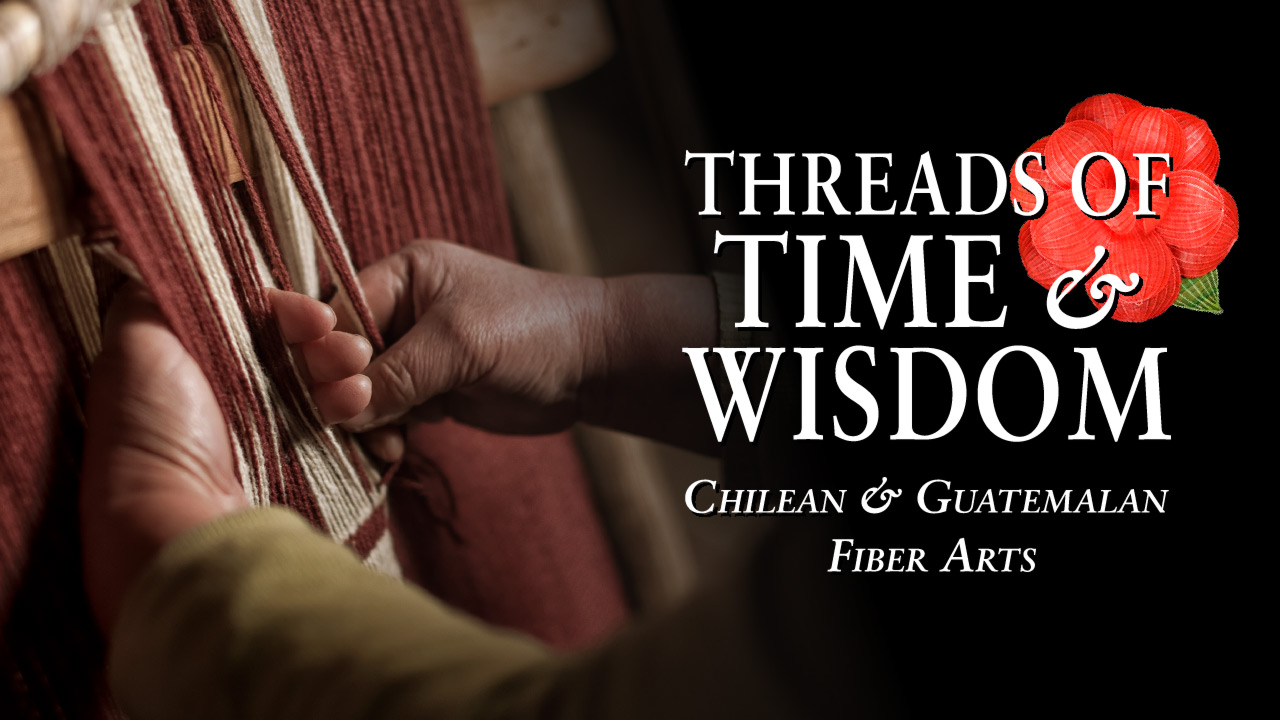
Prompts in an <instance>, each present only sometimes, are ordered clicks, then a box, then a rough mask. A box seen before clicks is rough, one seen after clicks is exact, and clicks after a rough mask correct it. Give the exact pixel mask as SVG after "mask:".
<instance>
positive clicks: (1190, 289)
mask: <svg viewBox="0 0 1280 720" xmlns="http://www.w3.org/2000/svg"><path fill="white" fill-rule="evenodd" d="M1173 304H1174V305H1175V306H1177V307H1180V308H1187V309H1188V310H1199V311H1200V312H1207V313H1213V314H1214V315H1221V314H1222V302H1221V299H1220V298H1219V297H1218V269H1217V268H1214V269H1212V270H1210V271H1209V272H1207V273H1205V274H1204V275H1201V276H1200V277H1195V278H1182V291H1181V292H1179V293H1178V299H1177V300H1175V301H1174V302H1173Z"/></svg>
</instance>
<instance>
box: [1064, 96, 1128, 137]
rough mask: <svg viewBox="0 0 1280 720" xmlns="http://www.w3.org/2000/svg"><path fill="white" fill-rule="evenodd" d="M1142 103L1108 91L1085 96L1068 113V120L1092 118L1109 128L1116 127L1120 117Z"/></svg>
mask: <svg viewBox="0 0 1280 720" xmlns="http://www.w3.org/2000/svg"><path fill="white" fill-rule="evenodd" d="M1140 107H1142V103H1140V102H1138V101H1137V100H1134V99H1133V98H1127V97H1125V96H1124V95H1117V94H1115V93H1107V94H1105V95H1094V96H1093V97H1091V98H1085V99H1084V100H1081V101H1080V102H1079V103H1076V106H1075V107H1073V108H1071V111H1070V112H1068V113H1067V120H1066V121H1067V122H1072V121H1075V120H1092V121H1094V122H1096V123H1098V124H1099V125H1101V126H1102V127H1104V128H1106V129H1107V130H1110V129H1112V128H1113V127H1115V124H1116V123H1117V122H1119V120H1120V118H1121V117H1123V116H1124V115H1125V113H1127V112H1129V111H1130V110H1137V109H1138V108H1140Z"/></svg>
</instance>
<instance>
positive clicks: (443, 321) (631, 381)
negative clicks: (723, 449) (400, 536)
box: [343, 241, 717, 460]
mask: <svg viewBox="0 0 1280 720" xmlns="http://www.w3.org/2000/svg"><path fill="white" fill-rule="evenodd" d="M360 283H361V285H362V286H363V287H364V290H365V296H366V298H367V299H368V303H369V309H370V311H371V312H372V313H373V316H374V320H375V321H376V322H377V325H378V329H379V330H380V331H381V332H382V333H383V336H384V338H385V339H386V341H387V343H388V344H389V347H388V349H387V351H386V352H385V353H383V354H382V355H380V356H379V357H377V358H375V359H374V360H373V362H372V363H371V364H370V365H369V367H368V369H367V370H366V371H365V374H366V375H368V376H369V379H370V380H371V381H372V383H373V396H372V400H371V402H370V403H369V407H368V408H366V409H365V411H364V412H362V413H360V414H359V415H358V416H356V417H355V418H354V419H352V420H349V421H347V422H345V423H343V425H344V427H346V428H347V429H349V430H352V431H356V432H367V431H371V430H372V431H373V432H371V433H369V434H368V435H367V436H366V437H367V438H368V440H367V442H368V444H369V445H370V447H371V449H372V450H373V451H374V452H375V453H377V454H379V455H381V456H382V457H383V458H384V459H389V460H391V459H395V458H397V457H398V456H399V454H400V453H401V452H402V451H403V442H402V441H401V440H400V435H399V433H398V432H397V431H395V430H394V428H388V427H387V426H395V425H397V424H404V423H407V422H413V421H434V420H439V419H441V418H444V417H449V418H452V419H454V420H457V421H458V422H461V423H463V424H466V425H471V426H473V427H477V428H481V429H483V430H489V431H492V432H499V433H515V434H542V433H552V432H559V431H561V430H565V429H567V428H568V427H570V426H571V425H572V424H573V423H575V422H579V421H581V422H586V423H590V424H593V425H600V426H604V427H610V428H614V429H617V430H623V431H626V432H631V433H635V434H637V435H642V436H645V437H649V438H653V439H657V440H661V441H663V442H668V443H671V444H674V445H680V446H683V447H687V448H691V449H694V450H699V451H703V452H708V453H714V452H716V447H717V446H716V441H715V437H714V435H713V434H712V431H711V428H710V426H709V424H708V423H707V422H706V409H705V408H704V407H703V406H702V404H701V400H700V398H701V395H700V394H699V392H698V387H697V383H696V380H695V378H694V375H693V373H692V371H691V370H690V368H689V361H688V358H687V357H686V356H685V355H684V354H683V353H682V352H681V350H680V349H681V348H683V347H711V346H713V345H715V343H716V337H717V327H716V309H715V307H716V306H715V291H714V289H713V287H712V284H711V280H710V279H709V278H706V277H702V276H692V275H690V276H686V275H635V276H627V277H620V278H609V279H601V278H590V277H577V276H571V275H560V274H555V273H548V272H541V271H538V270H531V269H529V268H526V267H523V266H521V265H517V264H515V263H511V262H507V261H505V260H501V259H499V258H495V257H493V256H491V255H486V254H483V253H479V252H476V251H474V250H469V249H467V248H464V247H461V246H458V245H453V244H450V243H444V242H438V241H422V242H417V243H413V244H411V245H408V246H406V247H405V248H403V249H402V250H400V251H399V252H396V253H394V254H392V255H389V256H387V257H385V258H383V259H382V260H380V261H378V262H376V263H374V264H373V265H370V266H369V267H367V268H365V269H364V270H362V271H361V272H360ZM343 316H344V317H347V316H348V314H347V313H343ZM345 326H346V323H344V327H345ZM377 428H382V429H380V430H378V429H377Z"/></svg>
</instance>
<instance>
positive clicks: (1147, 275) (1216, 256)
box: [1010, 94, 1240, 322]
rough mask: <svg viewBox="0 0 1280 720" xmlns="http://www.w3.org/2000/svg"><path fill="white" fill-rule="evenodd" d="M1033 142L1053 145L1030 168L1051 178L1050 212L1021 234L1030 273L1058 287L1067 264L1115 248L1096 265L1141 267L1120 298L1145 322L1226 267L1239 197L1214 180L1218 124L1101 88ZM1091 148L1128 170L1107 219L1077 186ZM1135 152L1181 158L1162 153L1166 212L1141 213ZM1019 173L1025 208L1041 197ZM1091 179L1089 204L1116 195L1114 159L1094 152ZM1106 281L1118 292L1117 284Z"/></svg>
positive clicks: (1121, 313) (1157, 173)
mask: <svg viewBox="0 0 1280 720" xmlns="http://www.w3.org/2000/svg"><path fill="white" fill-rule="evenodd" d="M1028 152H1040V153H1043V155H1044V159H1045V168H1044V169H1043V170H1042V169H1040V166H1039V164H1038V163H1036V161H1035V160H1031V161H1030V162H1029V163H1028V164H1027V174H1028V175H1030V176H1031V177H1032V178H1034V179H1035V180H1036V181H1037V182H1039V183H1040V185H1041V186H1042V187H1043V188H1044V190H1045V194H1046V196H1047V203H1048V204H1047V206H1046V209H1045V212H1044V214H1043V215H1041V216H1040V217H1039V218H1037V219H1035V220H1029V221H1027V222H1026V223H1024V224H1023V226H1022V230H1021V232H1020V233H1019V235H1018V250H1019V252H1020V253H1021V255H1022V264H1023V265H1024V266H1026V268H1027V274H1028V275H1030V276H1031V279H1032V280H1035V281H1036V282H1038V283H1040V284H1041V285H1043V286H1044V287H1046V288H1049V287H1050V286H1051V285H1052V284H1053V282H1054V280H1056V279H1057V278H1058V277H1059V276H1060V275H1062V273H1064V272H1066V271H1068V270H1085V269H1087V268H1088V267H1089V265H1090V263H1092V262H1093V253H1094V247H1095V246H1097V245H1102V246H1103V247H1105V248H1106V249H1107V251H1108V255H1107V261H1106V262H1105V263H1104V264H1103V265H1102V267H1101V268H1100V269H1099V270H1098V271H1097V273H1096V275H1102V274H1107V273H1111V274H1114V275H1116V276H1118V277H1122V278H1126V279H1127V278H1128V277H1129V273H1133V272H1136V273H1138V275H1140V276H1141V277H1142V287H1141V288H1140V289H1139V290H1138V292H1136V293H1133V294H1131V295H1121V296H1120V298H1119V299H1118V300H1117V302H1116V311H1115V318H1116V319H1117V320H1126V321H1129V322H1142V321H1143V320H1148V319H1150V318H1153V317H1155V316H1156V315H1159V314H1160V313H1162V312H1164V311H1165V310H1167V309H1169V306H1170V305H1172V304H1173V302H1174V300H1176V299H1177V297H1178V292H1179V291H1180V290H1181V288H1182V278H1184V277H1198V276H1200V275H1204V274H1205V273H1207V272H1209V271H1210V270H1212V269H1214V268H1215V267H1217V266H1218V263H1220V262H1222V259H1223V258H1225V257H1226V256H1227V253H1228V252H1229V251H1230V250H1231V246H1232V245H1234V244H1235V241H1236V238H1237V237H1238V235H1239V230H1240V216H1239V213H1238V212H1237V210H1236V203H1235V200H1234V199H1233V198H1232V197H1231V195H1230V194H1229V193H1227V191H1226V190H1223V189H1222V188H1220V187H1218V186H1217V185H1216V184H1214V178H1215V177H1216V176H1217V174H1218V160H1219V155H1218V143H1217V142H1216V141H1215V140H1214V139H1213V133H1212V132H1210V131H1209V125H1208V124H1207V123H1205V121H1203V120H1201V119H1200V118H1198V117H1196V116H1194V115H1190V114H1188V113H1185V112H1182V111H1180V110H1161V109H1159V108H1153V107H1145V106H1143V105H1142V104H1141V103H1139V102H1138V101H1136V100H1132V99H1130V98H1127V97H1124V96H1123V95H1115V94H1109V95H1095V96H1093V97H1091V98H1088V99H1087V100H1085V101H1083V102H1081V103H1080V104H1078V105H1076V106H1075V107H1073V108H1071V112H1069V113H1067V120H1066V123H1065V124H1064V125H1063V126H1062V127H1060V128H1058V129H1057V130H1055V131H1054V132H1053V134H1052V135H1050V136H1048V137H1046V138H1043V139H1041V140H1040V141H1038V142H1036V143H1035V144H1034V145H1032V146H1031V147H1030V148H1028ZM1091 152H1106V153H1110V154H1111V155H1113V156H1114V157H1115V158H1117V159H1118V160H1119V161H1120V162H1121V163H1122V164H1123V165H1124V166H1125V169H1126V170H1127V171H1128V174H1129V183H1130V187H1129V197H1128V199H1127V200H1126V201H1125V205H1124V208H1122V209H1121V210H1120V212H1118V213H1117V214H1115V215H1113V216H1112V217H1110V218H1107V219H1105V220H1102V219H1096V218H1091V217H1089V216H1088V215H1085V214H1084V212H1082V211H1081V210H1080V208H1078V207H1076V204H1075V200H1074V199H1073V198H1072V195H1071V174H1072V172H1073V171H1074V170H1075V166H1076V163H1077V162H1078V161H1079V160H1080V158H1082V157H1084V156H1085V155H1087V154H1089V153H1091ZM1134 153H1168V154H1169V158H1170V160H1171V161H1172V163H1171V164H1172V170H1169V168H1166V167H1165V166H1164V164H1163V163H1162V162H1160V161H1155V162H1154V163H1153V167H1152V179H1154V180H1158V179H1160V178H1161V177H1162V176H1163V174H1164V173H1165V171H1166V170H1169V172H1168V175H1169V192H1168V196H1166V195H1165V194H1164V193H1162V192H1160V190H1159V188H1156V189H1154V190H1152V191H1151V209H1152V211H1153V212H1155V213H1156V214H1157V215H1158V216H1159V217H1155V218H1135V217H1134V216H1133V213H1134V211H1135V210H1136V209H1137V207H1138V205H1137V195H1138V188H1137V178H1138V165H1137V161H1136V160H1135V159H1134V157H1133V154H1134ZM1010 181H1011V187H1012V190H1011V191H1010V197H1011V198H1012V199H1013V200H1014V201H1015V202H1017V203H1019V204H1020V205H1021V206H1022V207H1023V208H1031V207H1032V206H1034V204H1035V199H1034V197H1033V196H1032V195H1031V193H1029V192H1027V190H1026V189H1025V188H1023V187H1022V186H1020V185H1018V184H1017V181H1016V180H1014V179H1013V177H1012V174H1011V175H1010ZM1084 186H1085V197H1087V198H1088V200H1089V203H1090V205H1092V206H1093V208H1094V209H1095V210H1104V209H1106V208H1108V207H1110V206H1111V202H1112V200H1113V199H1114V198H1115V193H1116V177H1115V173H1113V172H1112V170H1111V166H1110V165H1109V164H1108V163H1107V162H1105V161H1098V162H1095V163H1093V164H1092V165H1090V167H1089V172H1088V174H1087V175H1086V177H1085V180H1084ZM1085 284H1086V283H1081V285H1085ZM1103 291H1104V292H1108V293H1109V292H1111V288H1110V287H1104V288H1103ZM1094 302H1095V303H1096V304H1099V305H1100V304H1101V303H1099V302H1097V301H1094Z"/></svg>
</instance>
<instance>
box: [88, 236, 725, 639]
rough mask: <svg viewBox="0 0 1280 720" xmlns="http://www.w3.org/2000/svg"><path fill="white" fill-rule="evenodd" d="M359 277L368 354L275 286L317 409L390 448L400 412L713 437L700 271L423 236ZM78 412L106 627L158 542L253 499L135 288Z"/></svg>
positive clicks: (707, 296) (692, 443)
mask: <svg viewBox="0 0 1280 720" xmlns="http://www.w3.org/2000/svg"><path fill="white" fill-rule="evenodd" d="M360 282H361V284H362V285H363V287H364V290H365V293H366V296H367V298H368V301H369V306H370V309H371V311H372V313H373V315H374V318H375V320H376V322H377V324H378V327H379V329H380V330H381V331H382V332H383V333H384V336H385V337H386V338H387V341H388V342H389V343H390V347H389V348H388V350H387V351H386V352H385V353H383V354H382V355H381V356H379V357H378V358H376V359H374V360H373V362H372V363H370V354H371V351H370V345H369V343H368V341H366V340H365V339H364V338H361V337H359V336H358V335H355V334H352V333H348V332H344V331H343V329H345V325H344V326H343V327H339V328H337V329H335V324H337V314H335V312H334V310H333V309H331V308H330V307H329V306H328V305H325V304H324V303H321V302H319V301H317V300H313V299H311V298H308V297H306V296H303V295H298V294H296V293H285V292H280V291H271V292H270V301H271V306H272V309H273V311H274V312H275V315H276V319H277V321H278V322H279V325H280V328H281V331H282V333H283V335H284V337H285V339H286V341H287V342H288V343H290V345H291V348H292V351H293V354H294V358H295V360H296V361H297V364H298V367H299V368H300V370H301V372H302V374H303V376H304V379H305V380H306V381H307V383H308V387H309V390H310V392H311V397H312V400H313V402H314V404H315V406H316V410H317V412H318V414H319V415H320V417H321V418H323V419H324V420H325V421H326V422H328V423H340V422H341V423H344V425H345V426H346V427H348V428H349V429H351V430H354V431H358V432H364V433H365V438H366V443H367V445H368V446H369V447H370V449H371V450H372V451H373V452H375V453H376V454H379V455H381V456H383V457H384V458H387V459H395V458H397V457H399V456H400V455H401V454H402V453H403V452H404V442H403V438H402V435H401V430H400V429H399V427H398V425H400V424H404V423H407V422H412V421H432V420H438V419H441V418H444V417H450V418H453V419H455V420H457V421H459V422H463V423H466V424H469V425H472V426H475V427H479V428H482V429H485V430H490V431H495V432H505V433H549V432H556V431H559V430H563V429H565V428H567V427H569V426H570V425H572V424H573V423H574V422H577V421H584V422H589V423H594V424H598V425H604V426H607V427H612V428H615V429H619V430H624V431H628V432H633V433H636V434H640V435H644V436H647V437H651V438H654V439H658V440H663V441H666V442H672V443H675V444H679V445H683V446H685V447H692V448H696V449H703V450H708V451H711V450H713V449H714V448H715V447H716V444H715V439H714V436H713V435H712V431H711V429H710V427H709V424H708V423H707V422H706V417H705V412H706V411H705V409H704V408H703V407H702V404H701V400H700V395H699V393H698V388H697V385H696V382H695V380H694V377H693V373H692V372H691V371H690V369H689V366H688V360H687V358H686V357H685V355H684V354H683V353H682V352H681V351H680V348H682V347H709V346H711V345H714V344H715V341H716V316H715V298H714V292H713V290H712V287H711V282H710V280H708V279H707V278H703V277H685V276H659V275H654V276H635V277H625V278H617V279H609V280H600V279H594V278H581V277H572V276H566V275H556V274H552V273H544V272H539V271H536V270H530V269H528V268H524V267H521V266H519V265H516V264H513V263H509V262H506V261H504V260H500V259H497V258H494V257H492V256H488V255H484V254H482V253H479V252H476V251H473V250H468V249H466V248H462V247H458V246H456V245H450V244H447V243H442V242H419V243H414V244H413V245H410V246H408V247H406V248H405V249H403V250H401V251H400V252H397V253H395V254H393V255H391V256H389V257H387V258H384V259H383V260H381V261H379V262H377V263H375V264H374V265H371V266H370V267H368V268H366V269H365V270H363V271H362V272H361V273H360ZM342 314H344V315H345V314H346V313H342ZM366 365H367V367H366ZM86 414H87V433H86V442H85V456H84V464H83V471H82V475H83V478H82V484H81V495H80V507H81V534H82V543H83V552H84V575H85V588H86V590H87V592H88V596H89V601H90V605H91V607H92V609H93V612H94V614H95V617H96V618H97V620H98V623H99V625H100V626H101V627H102V628H103V629H104V630H105V631H108V632H109V630H110V628H111V627H112V626H113V624H114V622H115V618H116V615H117V614H118V612H119V609H120V605H121V603H122V601H123V599H124V597H125V593H126V592H127V591H128V589H129V587H130V585H131V584H132V582H133V581H134V579H135V578H136V577H137V575H138V574H139V573H140V572H141V570H142V569H143V568H144V567H145V566H146V564H147V563H148V562H150V560H151V558H152V557H154V555H155V554H156V553H157V552H158V551H159V549H160V548H161V547H163V546H164V544H165V543H167V542H169V541H170V540H172V539H174V538H176V537H177V536H179V535H181V534H182V533H184V532H187V531H188V530H190V529H192V528H194V527H196V526H198V525H201V524H203V523H205V522H208V521H210V520H213V519H215V518H217V517H219V516H221V515H225V514H228V513H232V512H236V511H237V510H241V509H244V508H246V507H248V500H247V499H246V497H245V495H244V492H243V490H242V488H241V487H240V484H239V481H238V480H237V474H236V472H235V467H234V462H235V460H234V455H233V453H232V446H231V440H230V438H229V436H228V432H227V425H226V421H225V420H224V419H223V417H222V413H221V411H220V409H219V407H218V404H217V402H216V401H215V399H214V394H213V391H212V389H211V388H210V385H209V382H208V380H207V379H206V378H205V377H204V375H203V374H202V372H201V371H200V368H199V366H198V365H197V364H196V362H195V360H194V359H192V358H191V356H190V355H189V354H187V352H186V350H185V349H184V348H183V347H182V344H181V343H180V342H179V341H178V338H177V337H176V336H175V335H174V334H173V333H172V331H170V329H169V328H168V326H167V325H166V324H165V322H164V319H163V317H162V316H161V315H160V313H159V311H158V310H157V309H156V307H155V305H154V304H152V302H151V299H150V297H149V296H148V295H147V293H146V292H145V291H144V290H143V289H142V288H141V287H140V286H136V285H131V286H126V288H125V289H124V290H122V291H121V293H120V294H119V295H118V296H117V299H116V301H115V303H114V304H113V305H112V307H111V310H110V312H109V313H108V317H107V322H106V327H105V329H104V341H103V351H102V354H101V355H100V356H99V358H98V360H97V362H96V363H95V365H94V368H93V373H92V377H91V378H90V383H89V393H88V402H87V408H86Z"/></svg>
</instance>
